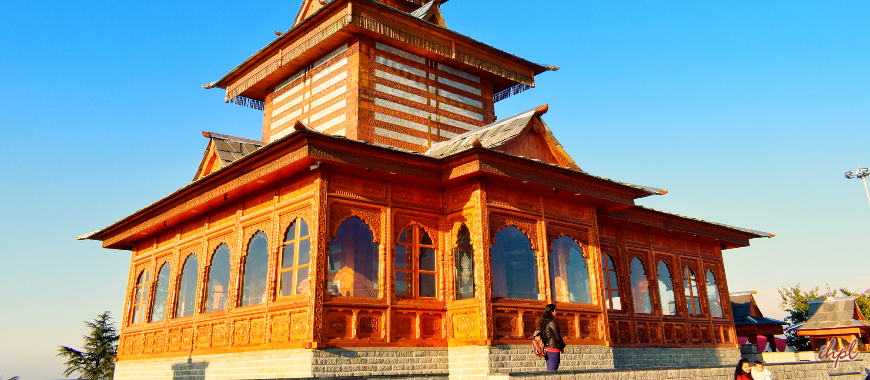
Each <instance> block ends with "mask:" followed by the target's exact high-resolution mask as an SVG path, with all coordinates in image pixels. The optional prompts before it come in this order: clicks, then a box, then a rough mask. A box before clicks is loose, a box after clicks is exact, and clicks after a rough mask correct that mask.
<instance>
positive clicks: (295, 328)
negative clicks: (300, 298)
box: [290, 311, 310, 340]
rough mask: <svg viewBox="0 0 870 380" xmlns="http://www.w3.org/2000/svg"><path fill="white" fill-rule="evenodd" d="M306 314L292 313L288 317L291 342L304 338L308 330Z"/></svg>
mask: <svg viewBox="0 0 870 380" xmlns="http://www.w3.org/2000/svg"><path fill="white" fill-rule="evenodd" d="M309 315H310V313H308V312H304V311H303V312H299V313H293V314H291V316H290V337H291V338H292V339H293V340H303V339H305V338H306V334H307V330H308V316H309Z"/></svg>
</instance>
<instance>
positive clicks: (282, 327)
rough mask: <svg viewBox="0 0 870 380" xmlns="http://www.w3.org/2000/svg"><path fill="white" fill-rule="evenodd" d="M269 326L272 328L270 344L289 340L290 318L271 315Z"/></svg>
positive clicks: (285, 315)
mask: <svg viewBox="0 0 870 380" xmlns="http://www.w3.org/2000/svg"><path fill="white" fill-rule="evenodd" d="M269 325H270V326H271V327H272V339H271V341H272V342H286V341H287V340H289V339H290V318H289V317H288V316H287V314H282V315H273V316H272V321H271V322H270V323H269Z"/></svg>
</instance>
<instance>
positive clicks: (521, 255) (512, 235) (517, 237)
mask: <svg viewBox="0 0 870 380" xmlns="http://www.w3.org/2000/svg"><path fill="white" fill-rule="evenodd" d="M531 245H532V243H531V241H530V240H529V238H528V236H526V234H525V233H523V232H522V231H520V230H519V229H518V228H516V227H514V226H508V227H505V228H503V229H502V230H501V231H499V232H498V234H496V236H495V244H493V245H492V263H491V265H492V292H493V296H494V297H508V298H519V299H532V300H536V299H539V298H540V295H539V294H538V276H537V273H538V271H537V263H536V262H535V252H534V251H533V250H532V248H531Z"/></svg>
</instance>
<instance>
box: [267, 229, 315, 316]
mask: <svg viewBox="0 0 870 380" xmlns="http://www.w3.org/2000/svg"><path fill="white" fill-rule="evenodd" d="M302 223H305V227H306V230H307V235H305V236H299V229H300V227H301V226H302ZM291 228H293V229H294V230H293V239H290V240H289V241H288V240H287V232H288V231H290V229H291ZM304 240H308V263H306V264H303V265H299V243H300V242H301V241H304ZM313 241H314V239H312V238H311V226H310V225H309V224H308V222H306V221H305V219H304V218H302V217H297V218H295V219H293V221H292V222H290V225H288V226H287V229H285V230H284V241H283V242H282V243H281V251H280V252H278V265H277V268H276V269H277V272H278V273H277V276H276V286H275V299H277V300H288V299H293V298H296V297H299V296H301V295H303V294H301V293H297V289H296V288H297V287H298V283H299V278H298V276H299V269H302V268H308V279H309V285H308V286H309V289H310V286H311V283H310V279H311V256H312V255H311V251H312V248H313V247H314V245H313ZM290 244H293V264H292V265H291V266H290V267H289V268H284V251H285V250H286V249H287V246H288V245H290ZM289 271H292V272H293V280H292V281H293V287H292V288H291V289H292V290H293V292H292V294H290V295H283V294H281V289H282V288H283V286H284V273H285V272H289Z"/></svg>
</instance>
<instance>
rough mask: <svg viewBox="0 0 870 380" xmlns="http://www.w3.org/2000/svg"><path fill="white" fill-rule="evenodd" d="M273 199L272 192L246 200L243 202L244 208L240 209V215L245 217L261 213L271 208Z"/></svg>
mask: <svg viewBox="0 0 870 380" xmlns="http://www.w3.org/2000/svg"><path fill="white" fill-rule="evenodd" d="M274 199H275V195H274V193H273V192H272V191H269V192H266V193H262V194H259V195H256V196H253V197H251V198H248V199H246V200H245V201H244V206H243V207H242V215H245V216H247V215H251V214H254V213H257V212H259V211H263V210H265V209H267V208H269V207H270V206H272V201H273V200H274Z"/></svg>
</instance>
